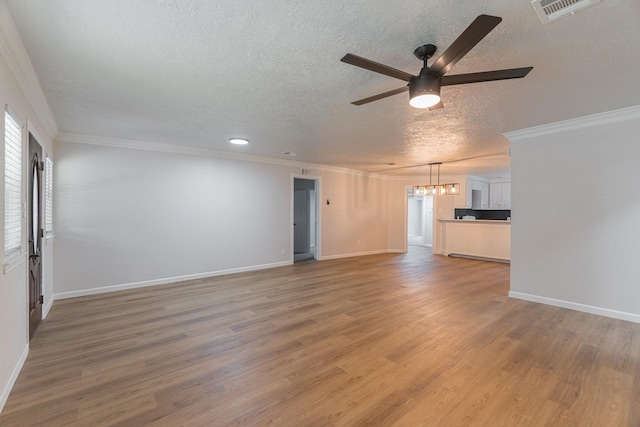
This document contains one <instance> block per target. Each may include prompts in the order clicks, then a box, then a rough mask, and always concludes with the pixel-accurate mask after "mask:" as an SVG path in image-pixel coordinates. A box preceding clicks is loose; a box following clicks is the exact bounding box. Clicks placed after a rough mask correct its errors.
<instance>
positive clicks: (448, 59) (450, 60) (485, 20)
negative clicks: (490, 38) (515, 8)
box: [429, 15, 502, 76]
mask: <svg viewBox="0 0 640 427" xmlns="http://www.w3.org/2000/svg"><path fill="white" fill-rule="evenodd" d="M500 21H502V18H500V17H498V16H490V15H480V16H478V17H477V18H476V19H475V20H474V21H473V22H472V23H471V25H469V26H468V27H467V29H466V30H464V31H463V32H462V34H460V36H459V37H458V38H457V39H456V40H455V41H454V42H453V43H452V44H451V46H449V48H448V49H447V50H446V51H445V52H444V53H443V54H442V55H441V56H440V58H438V59H437V60H436V62H434V63H433V65H432V66H431V67H429V71H430V72H432V73H435V74H437V75H440V76H442V75H444V74H446V73H447V72H448V71H449V70H450V69H451V67H453V66H454V65H456V63H457V62H458V61H460V59H462V57H463V56H465V55H466V54H467V53H468V52H469V51H470V50H471V49H473V47H474V46H475V45H477V44H478V42H479V41H480V40H482V39H483V38H484V37H485V36H486V35H487V34H489V33H490V32H491V30H493V29H494V28H495V27H496V25H498V24H499V23H500Z"/></svg>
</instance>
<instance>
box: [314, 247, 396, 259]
mask: <svg viewBox="0 0 640 427" xmlns="http://www.w3.org/2000/svg"><path fill="white" fill-rule="evenodd" d="M390 252H395V251H394V250H388V249H381V250H378V251H367V252H351V253H348V254H338V255H325V256H323V257H322V260H323V261H324V260H328V259H340V258H351V257H354V256H365V255H378V254H387V253H390ZM402 252H404V251H402Z"/></svg>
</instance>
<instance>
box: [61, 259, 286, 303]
mask: <svg viewBox="0 0 640 427" xmlns="http://www.w3.org/2000/svg"><path fill="white" fill-rule="evenodd" d="M291 263H292V262H291V261H282V262H274V263H271V264H260V265H252V266H249V267H239V268H230V269H227V270H218V271H210V272H207V273H197V274H187V275H184V276H174V277H166V278H162V279H155V280H146V281H143V282H133V283H124V284H121V285H111V286H101V287H99V288H90V289H81V290H78V291H69V292H60V293H56V294H54V295H53V299H54V300H59V299H67V298H76V297H82V296H87V295H96V294H103V293H107V292H116V291H123V290H126V289H135V288H144V287H146V286H155V285H166V284H168V283H175V282H184V281H187V280H197V279H206V278H207V277H214V276H222V275H225V274H233V273H243V272H246V271H255V270H264V269H267V268H274V267H282V266H284V265H291Z"/></svg>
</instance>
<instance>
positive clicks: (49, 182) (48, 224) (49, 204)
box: [44, 156, 53, 239]
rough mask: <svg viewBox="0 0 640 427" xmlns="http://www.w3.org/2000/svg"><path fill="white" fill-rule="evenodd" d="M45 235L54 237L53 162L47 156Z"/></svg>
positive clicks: (45, 163) (45, 171)
mask: <svg viewBox="0 0 640 427" xmlns="http://www.w3.org/2000/svg"><path fill="white" fill-rule="evenodd" d="M44 179H45V181H44V182H45V187H44V212H45V215H44V235H45V238H46V239H50V238H52V237H53V160H51V158H50V157H49V156H47V157H46V158H45V160H44Z"/></svg>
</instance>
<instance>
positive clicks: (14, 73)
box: [0, 2, 57, 410]
mask: <svg viewBox="0 0 640 427" xmlns="http://www.w3.org/2000/svg"><path fill="white" fill-rule="evenodd" d="M5 105H9V106H10V107H11V108H12V109H13V110H14V111H15V112H16V113H17V115H18V116H19V117H20V119H21V120H22V121H23V122H24V123H25V125H26V129H25V135H26V134H27V132H32V133H33V134H34V136H36V137H37V139H38V141H39V142H40V143H41V144H42V145H43V154H44V155H50V156H51V153H52V139H51V138H52V136H53V134H54V133H55V132H56V131H57V130H56V128H55V122H54V121H53V116H52V115H51V110H50V109H49V106H48V105H47V104H46V101H45V100H44V96H43V95H42V92H41V90H40V86H39V84H38V83H37V79H35V73H34V71H33V68H32V66H31V63H30V61H29V58H28V56H27V55H26V52H25V50H24V46H23V45H22V42H21V41H20V39H19V37H18V35H17V31H16V30H15V27H14V26H13V21H12V20H11V16H10V15H9V12H8V10H7V7H6V4H5V3H4V2H0V106H1V108H0V109H1V110H2V111H1V113H2V116H1V117H2V118H1V119H0V123H1V125H0V132H1V134H2V138H3V139H4V109H5ZM24 141H25V144H24V146H23V150H24V151H25V153H26V152H27V150H28V145H27V143H26V141H27V139H26V138H25V140H24ZM26 159H27V156H26V155H25V156H24V162H23V169H24V170H25V174H24V179H23V183H24V184H23V187H24V193H23V195H24V196H25V201H26V183H27V182H28V180H27V178H26V175H27V174H26V170H27V161H26ZM0 177H2V178H0V179H2V182H1V183H0V199H2V200H4V150H0ZM0 224H4V209H0ZM24 231H25V234H24V236H23V247H24V248H25V250H26V248H27V245H26V220H25V222H24ZM0 236H1V237H0V248H2V247H4V226H0ZM25 261H26V258H25V257H23V258H22V260H21V262H19V263H18V264H13V267H12V268H11V269H10V270H9V271H7V272H2V271H0V410H2V407H3V406H4V403H5V402H6V399H7V397H8V395H9V392H10V390H11V386H12V385H13V382H14V381H15V379H16V377H17V375H18V372H19V370H20V368H21V367H22V364H23V362H24V360H25V358H26V356H27V352H28V339H29V322H28V313H27V310H28V288H27V284H28V282H27V268H28V267H27V263H26V262H25ZM42 262H43V291H44V297H45V312H44V314H45V315H46V308H48V307H49V306H50V304H51V296H52V289H53V287H52V262H53V240H49V241H48V242H47V243H46V244H45V245H44V246H43V252H42ZM2 263H3V264H5V260H4V259H3V261H2Z"/></svg>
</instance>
